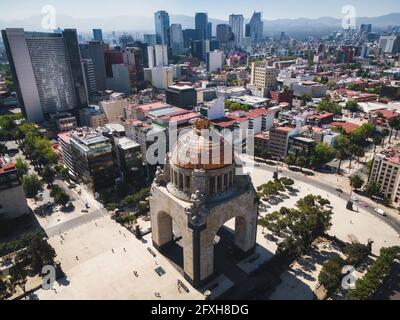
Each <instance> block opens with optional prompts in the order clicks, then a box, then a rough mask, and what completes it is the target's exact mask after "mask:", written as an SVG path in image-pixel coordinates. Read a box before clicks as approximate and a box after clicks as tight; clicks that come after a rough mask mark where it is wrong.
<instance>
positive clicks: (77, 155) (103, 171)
mask: <svg viewBox="0 0 400 320" xmlns="http://www.w3.org/2000/svg"><path fill="white" fill-rule="evenodd" d="M68 135H69V144H70V152H71V156H70V158H71V159H72V163H73V167H74V170H73V171H75V172H76V174H77V178H78V180H80V181H82V182H83V183H84V184H85V185H86V186H87V187H88V189H89V190H90V191H92V192H93V193H94V194H96V193H99V192H101V191H105V190H109V189H111V188H113V187H114V185H115V175H114V160H113V155H112V147H111V143H110V141H109V139H107V138H106V137H104V136H103V135H102V134H100V133H98V132H97V131H95V130H93V129H77V130H75V131H71V132H69V133H68Z"/></svg>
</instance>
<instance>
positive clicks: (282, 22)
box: [0, 13, 400, 34]
mask: <svg viewBox="0 0 400 320" xmlns="http://www.w3.org/2000/svg"><path fill="white" fill-rule="evenodd" d="M41 19H42V17H41V16H40V15H37V16H32V17H30V18H28V19H24V20H12V21H0V28H1V29H4V28H16V27H23V28H25V29H26V30H36V31H40V30H41ZM170 20H171V23H180V24H182V27H183V28H194V17H192V16H186V15H171V18H170ZM210 21H211V22H212V23H213V28H214V30H215V28H216V25H217V24H219V23H228V21H224V20H218V19H213V18H210ZM246 21H248V20H246ZM360 23H371V24H372V25H373V28H376V29H381V28H386V27H387V26H388V25H399V24H400V13H391V14H387V15H384V16H380V17H360V18H358V19H357V24H360ZM57 25H58V26H59V27H60V28H76V29H78V30H79V31H81V32H89V31H90V30H91V29H93V28H102V29H104V30H105V31H127V32H137V33H143V32H150V33H153V32H154V19H153V17H139V16H119V17H112V18H73V17H69V16H64V15H58V16H57ZM340 27H341V20H340V19H337V18H332V17H321V18H318V19H307V18H299V19H276V20H265V21H264V29H265V32H266V33H268V34H272V33H277V32H281V31H284V32H288V33H296V32H297V33H298V32H302V33H309V32H329V31H334V30H337V29H339V28H340ZM214 32H215V31H214Z"/></svg>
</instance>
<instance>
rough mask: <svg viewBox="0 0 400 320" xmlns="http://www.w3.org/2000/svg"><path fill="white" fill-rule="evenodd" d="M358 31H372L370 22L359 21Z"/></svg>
mask: <svg viewBox="0 0 400 320" xmlns="http://www.w3.org/2000/svg"><path fill="white" fill-rule="evenodd" d="M358 32H359V33H361V34H363V33H370V32H372V24H370V23H361V24H360V27H359V29H358Z"/></svg>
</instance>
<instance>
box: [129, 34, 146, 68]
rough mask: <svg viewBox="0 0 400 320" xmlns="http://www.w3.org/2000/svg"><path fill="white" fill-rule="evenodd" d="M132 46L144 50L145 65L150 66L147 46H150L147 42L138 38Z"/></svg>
mask: <svg viewBox="0 0 400 320" xmlns="http://www.w3.org/2000/svg"><path fill="white" fill-rule="evenodd" d="M132 47H136V48H139V49H140V50H142V55H143V57H142V59H143V66H144V67H145V68H148V67H149V56H148V52H147V51H148V50H147V48H148V47H149V45H148V44H147V43H145V42H142V41H139V40H137V41H135V42H134V43H132Z"/></svg>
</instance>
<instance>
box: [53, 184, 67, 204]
mask: <svg viewBox="0 0 400 320" xmlns="http://www.w3.org/2000/svg"><path fill="white" fill-rule="evenodd" d="M50 196H51V197H52V198H53V199H54V203H55V204H56V205H60V206H65V205H67V203H68V202H69V201H70V200H71V199H70V197H69V195H68V194H67V193H66V192H65V191H64V190H63V189H61V188H60V187H59V186H53V188H52V189H51V192H50Z"/></svg>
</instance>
